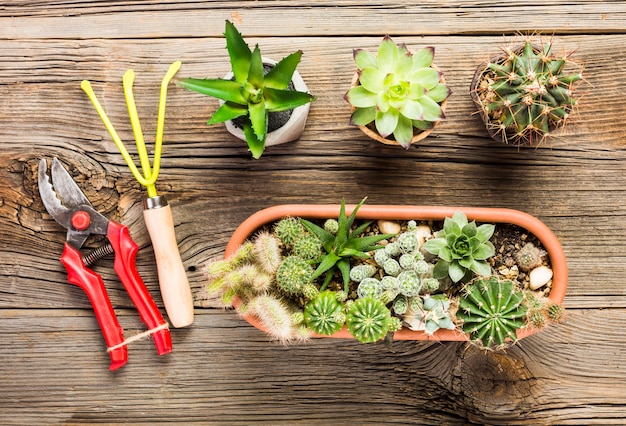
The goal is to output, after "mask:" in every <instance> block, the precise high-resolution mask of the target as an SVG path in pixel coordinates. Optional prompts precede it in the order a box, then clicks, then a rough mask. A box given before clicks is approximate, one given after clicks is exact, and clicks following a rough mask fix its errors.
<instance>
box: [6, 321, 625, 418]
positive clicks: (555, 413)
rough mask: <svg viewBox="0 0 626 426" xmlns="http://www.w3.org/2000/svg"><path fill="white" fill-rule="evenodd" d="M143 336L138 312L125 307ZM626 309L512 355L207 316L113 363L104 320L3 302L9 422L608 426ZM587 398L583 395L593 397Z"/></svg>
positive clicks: (619, 384) (619, 380)
mask: <svg viewBox="0 0 626 426" xmlns="http://www.w3.org/2000/svg"><path fill="white" fill-rule="evenodd" d="M118 313H119V315H120V321H121V323H122V325H123V326H124V327H125V328H126V329H127V330H133V331H138V330H139V331H140V330H141V324H140V323H139V321H138V319H137V318H136V316H135V315H134V313H133V312H129V311H123V310H122V311H119V312H118ZM625 323H626V311H625V310H624V309H619V310H616V309H614V310H610V311H609V310H604V311H600V310H593V311H590V310H573V311H570V313H569V316H568V320H567V322H566V323H565V324H562V325H558V326H551V327H549V328H548V329H546V330H545V331H543V332H542V333H539V334H535V335H533V336H531V337H528V338H526V339H524V340H522V341H520V343H519V344H518V345H517V346H515V347H512V348H510V349H509V350H508V351H507V353H506V354H501V353H491V352H481V351H478V350H476V349H475V348H473V347H471V346H470V347H468V346H466V344H465V343H444V344H440V343H432V342H431V343H429V342H395V343H394V345H393V351H390V350H389V348H387V347H385V345H384V344H383V343H378V344H371V345H363V344H360V343H358V342H356V341H353V340H341V339H340V340H337V339H315V340H312V341H310V342H308V343H306V344H301V345H292V346H283V345H281V344H278V343H269V342H268V341H267V337H266V336H265V335H263V334H262V333H260V332H259V331H258V330H256V329H254V328H252V327H251V326H249V325H248V324H247V323H246V322H245V321H243V320H241V319H239V318H238V317H237V315H236V314H234V313H233V312H219V311H207V310H202V311H197V315H196V323H195V324H194V326H193V327H192V328H189V329H180V330H173V331H172V333H173V340H174V352H173V353H171V354H169V355H165V356H163V357H160V358H159V357H158V356H157V355H156V351H155V350H154V346H153V345H152V343H151V342H150V341H148V340H145V341H139V342H135V343H133V344H132V345H131V346H130V347H129V362H128V364H127V365H126V366H125V367H123V368H122V369H121V370H119V371H117V372H115V373H111V372H109V371H108V370H107V366H108V357H107V355H106V354H105V353H103V342H102V338H101V336H100V334H99V332H98V331H97V326H95V319H94V318H93V317H92V316H91V315H90V314H89V313H87V312H84V311H80V310H61V309H56V310H29V311H28V312H27V313H26V314H25V313H24V312H23V311H21V310H2V311H0V337H1V338H2V341H3V345H1V346H0V358H1V359H2V360H3V362H2V363H0V377H2V378H3V379H2V380H3V381H2V382H3V383H4V384H8V383H11V385H10V386H0V421H1V422H2V424H7V425H9V424H21V425H25V424H37V423H40V422H41V419H42V417H41V415H42V413H45V415H46V417H45V419H46V420H45V422H46V423H48V424H52V423H55V424H56V423H87V422H89V423H95V422H110V423H114V422H117V421H120V420H122V419H123V421H124V422H127V423H133V424H135V423H147V422H160V421H163V420H175V421H176V422H179V423H180V422H183V423H186V424H189V423H194V422H198V423H212V424H213V423H216V424H250V423H255V424H256V423H273V424H287V423H293V422H295V421H300V422H305V423H307V424H309V423H310V424H324V423H326V424H327V423H328V422H331V421H332V422H333V423H334V424H347V423H351V424H354V423H355V422H356V423H366V422H369V423H374V424H381V423H385V424H390V423H399V424H411V423H416V424H442V423H443V424H468V423H479V424H494V423H495V424H554V423H559V424H564V423H565V424H573V423H578V424H610V423H612V422H613V423H614V422H616V421H617V420H619V419H620V418H621V416H622V415H623V395H624V392H626V372H625V371H624V369H622V368H620V365H621V359H620V357H619V356H617V355H618V353H619V352H620V347H623V345H624V343H626V342H625V341H624V337H623V335H622V333H621V331H620V329H621V328H623V327H624V324H625ZM583 401H584V403H582V402H583Z"/></svg>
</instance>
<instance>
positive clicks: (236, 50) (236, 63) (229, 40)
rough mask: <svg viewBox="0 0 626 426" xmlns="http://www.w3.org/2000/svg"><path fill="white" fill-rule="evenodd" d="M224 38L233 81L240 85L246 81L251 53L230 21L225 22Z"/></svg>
mask: <svg viewBox="0 0 626 426" xmlns="http://www.w3.org/2000/svg"><path fill="white" fill-rule="evenodd" d="M224 36H225V37H226V49H227V50H228V55H229V57H230V64H231V69H232V71H233V74H234V76H235V81H237V82H238V83H240V84H241V83H243V82H244V81H246V80H247V79H248V71H249V70H250V58H251V56H252V52H251V51H250V47H249V46H248V45H247V44H246V42H245V41H244V39H243V36H242V35H241V33H240V32H239V31H238V30H237V28H235V26H234V25H233V24H232V23H231V22H230V21H226V31H225V32H224Z"/></svg>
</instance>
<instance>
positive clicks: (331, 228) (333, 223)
mask: <svg viewBox="0 0 626 426" xmlns="http://www.w3.org/2000/svg"><path fill="white" fill-rule="evenodd" d="M324 229H325V230H326V231H328V232H330V233H331V234H333V235H336V234H337V232H338V231H339V222H338V221H337V219H326V222H324Z"/></svg>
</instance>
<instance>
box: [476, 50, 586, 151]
mask: <svg viewBox="0 0 626 426" xmlns="http://www.w3.org/2000/svg"><path fill="white" fill-rule="evenodd" d="M552 50H553V42H552V41H548V42H547V43H543V44H541V43H534V42H533V40H531V39H528V40H526V41H524V43H522V44H521V45H517V46H508V47H506V48H505V49H504V52H503V53H502V54H500V55H498V56H495V57H493V58H491V60H489V61H488V62H484V63H482V64H480V65H479V66H478V68H477V70H476V73H475V75H474V78H473V80H472V84H471V88H470V94H471V96H472V99H473V101H474V104H475V105H476V108H477V109H478V112H479V114H480V116H481V118H482V120H483V122H484V124H485V126H486V128H487V131H488V132H489V135H490V136H491V137H492V138H493V139H495V140H497V141H502V142H504V143H506V144H512V145H517V146H520V145H537V144H539V143H541V142H542V141H544V139H545V138H546V137H547V136H548V135H549V134H550V133H551V132H552V131H554V130H555V129H557V128H560V127H563V126H564V125H565V123H566V122H567V119H568V118H569V116H570V114H571V113H572V112H573V110H574V108H575V107H576V105H577V104H578V97H577V96H576V93H575V92H576V86H577V83H578V82H580V81H581V80H582V78H583V77H582V66H581V65H580V64H579V63H577V62H575V61H573V60H572V59H571V54H565V53H564V54H561V55H555V54H554V53H553V51H552Z"/></svg>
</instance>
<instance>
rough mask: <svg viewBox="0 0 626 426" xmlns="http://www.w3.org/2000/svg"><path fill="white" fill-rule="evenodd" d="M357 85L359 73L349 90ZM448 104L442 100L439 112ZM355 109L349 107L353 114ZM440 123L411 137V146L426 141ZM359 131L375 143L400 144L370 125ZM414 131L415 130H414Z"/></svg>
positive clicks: (442, 79)
mask: <svg viewBox="0 0 626 426" xmlns="http://www.w3.org/2000/svg"><path fill="white" fill-rule="evenodd" d="M432 68H434V69H436V70H439V69H438V68H437V67H435V66H433V67H432ZM439 81H440V82H441V83H445V82H446V81H445V79H444V78H443V75H442V76H441V79H440V80H439ZM358 84H359V73H356V74H355V75H354V77H353V78H352V82H351V83H350V88H353V87H356V86H357V85H358ZM447 103H448V99H446V100H444V101H443V102H442V103H441V110H442V111H443V112H445V110H446V105H447ZM354 110H355V107H353V106H351V111H352V112H354ZM439 123H440V121H435V122H433V126H432V127H431V128H430V129H426V130H422V131H421V132H419V133H416V134H414V135H413V137H412V138H411V145H413V144H414V143H416V142H419V141H421V140H423V139H426V137H427V136H428V135H430V134H431V133H432V132H433V130H435V127H437V126H438V125H439ZM359 129H360V130H361V131H362V132H363V133H364V134H365V135H367V136H368V137H369V138H370V139H374V140H375V141H378V142H381V143H384V144H385V145H394V146H400V144H399V143H398V141H396V140H395V139H388V138H384V137H382V136H381V135H380V134H379V133H378V132H377V131H376V127H375V126H374V125H372V124H370V125H366V126H359ZM414 130H415V129H414Z"/></svg>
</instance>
